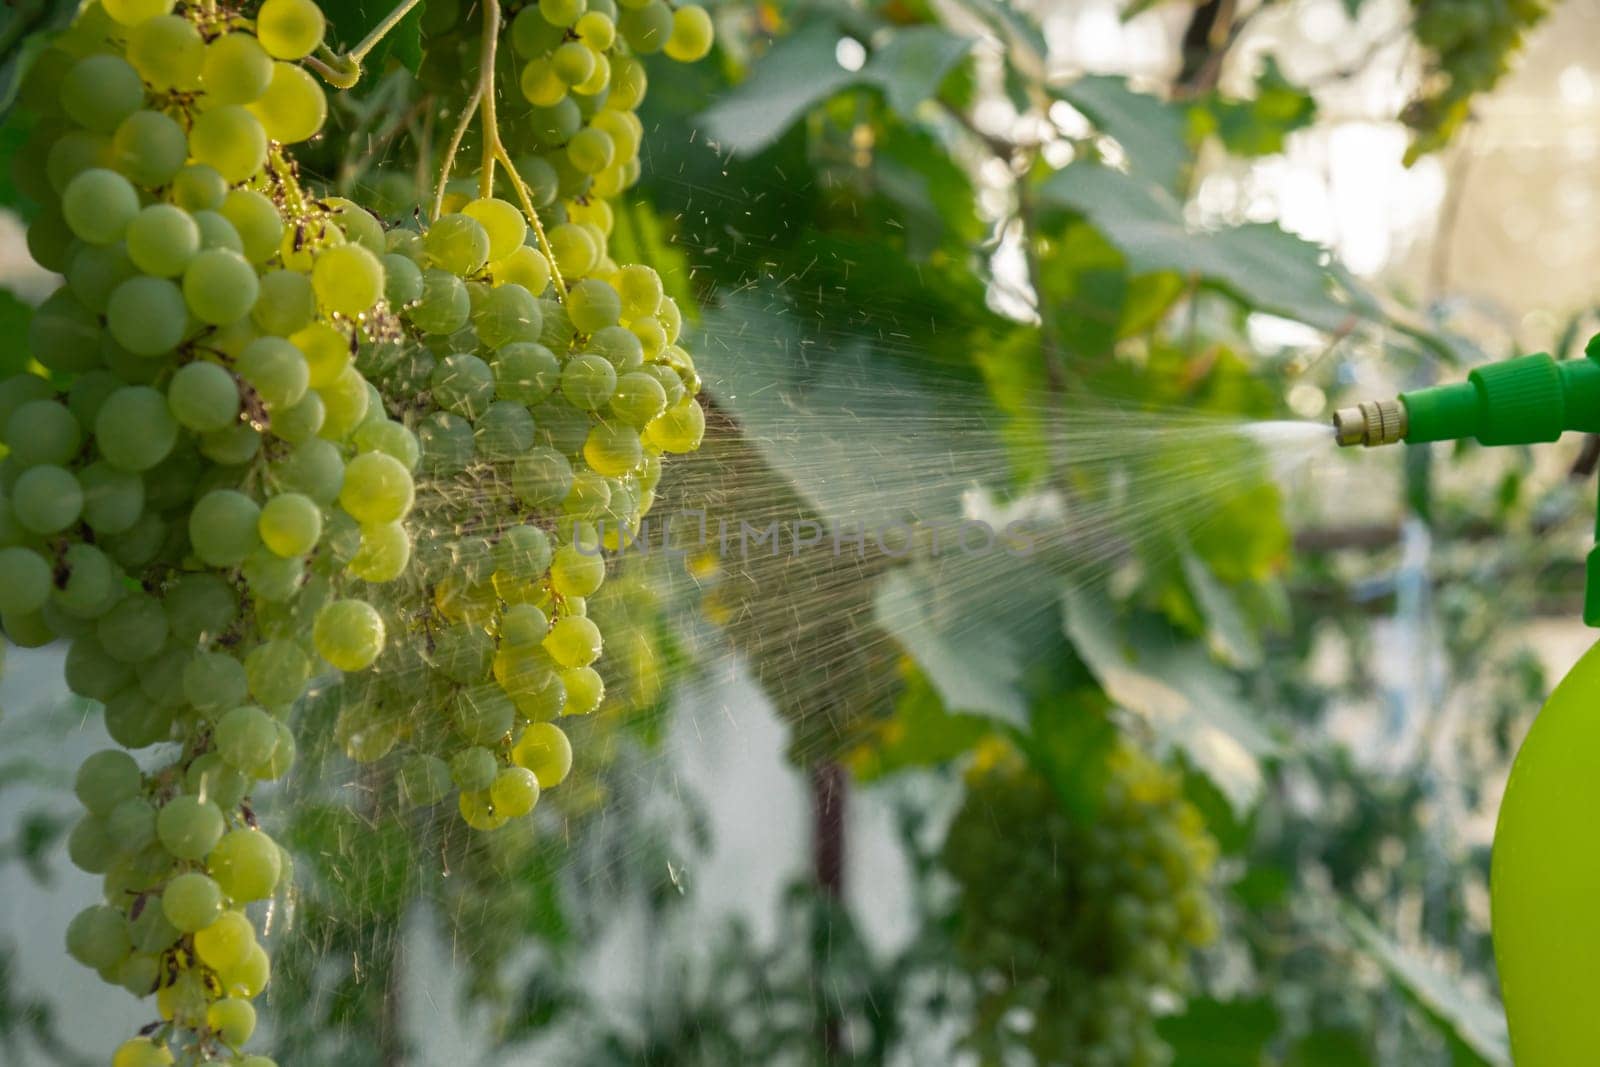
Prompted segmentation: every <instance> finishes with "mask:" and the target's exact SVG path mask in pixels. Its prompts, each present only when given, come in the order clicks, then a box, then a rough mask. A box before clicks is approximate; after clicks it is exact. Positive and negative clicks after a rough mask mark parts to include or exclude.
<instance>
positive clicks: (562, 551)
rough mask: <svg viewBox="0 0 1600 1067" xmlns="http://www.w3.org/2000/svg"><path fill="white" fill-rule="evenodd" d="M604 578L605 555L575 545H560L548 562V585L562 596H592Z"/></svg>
mask: <svg viewBox="0 0 1600 1067" xmlns="http://www.w3.org/2000/svg"><path fill="white" fill-rule="evenodd" d="M605 578H606V561H605V557H603V556H601V555H600V554H599V552H597V551H592V550H585V549H581V548H579V547H578V546H577V545H562V546H561V547H560V548H558V549H556V552H555V556H554V558H553V559H552V561H551V563H550V586H551V588H552V589H554V590H555V591H556V592H557V593H560V594H561V595H562V596H564V597H574V596H577V597H589V596H593V595H594V594H595V591H596V590H598V589H599V588H600V585H601V583H602V582H604V581H605Z"/></svg>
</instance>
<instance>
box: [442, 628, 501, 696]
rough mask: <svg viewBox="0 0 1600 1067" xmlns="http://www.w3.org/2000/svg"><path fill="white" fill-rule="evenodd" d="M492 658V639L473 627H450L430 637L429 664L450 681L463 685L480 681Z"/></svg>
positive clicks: (483, 677)
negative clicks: (431, 640) (432, 640)
mask: <svg viewBox="0 0 1600 1067" xmlns="http://www.w3.org/2000/svg"><path fill="white" fill-rule="evenodd" d="M493 658H494V642H493V640H491V639H490V637H489V635H488V634H486V633H484V632H483V630H481V629H479V628H478V627H476V626H464V625H456V626H451V627H448V628H446V629H444V630H442V631H440V632H439V633H438V634H437V635H436V636H435V638H434V645H433V656H432V664H433V666H434V667H435V668H436V669H437V670H438V671H439V673H441V674H443V675H444V676H445V677H446V678H449V679H450V680H451V681H454V682H460V683H462V684H463V685H468V684H471V683H473V682H481V681H483V679H485V678H487V677H488V676H489V664H490V662H491V661H492V660H493Z"/></svg>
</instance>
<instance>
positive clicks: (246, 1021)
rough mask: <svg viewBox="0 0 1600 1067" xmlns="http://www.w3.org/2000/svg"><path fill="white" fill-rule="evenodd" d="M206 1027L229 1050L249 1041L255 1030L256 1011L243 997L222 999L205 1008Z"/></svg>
mask: <svg viewBox="0 0 1600 1067" xmlns="http://www.w3.org/2000/svg"><path fill="white" fill-rule="evenodd" d="M206 1025H207V1026H208V1027H210V1028H211V1032H212V1033H214V1034H216V1035H217V1038H218V1039H219V1040H220V1041H221V1042H222V1043H223V1044H224V1045H227V1046H228V1047H229V1048H238V1047H239V1046H240V1045H242V1044H244V1043H245V1042H246V1041H249V1040H250V1035H251V1034H253V1033H255V1030H256V1009H255V1008H253V1007H251V1006H250V1002H249V1001H248V1000H246V999H244V998H243V997H224V998H223V999H222V1000H218V1001H215V1002H214V1003H212V1004H211V1006H210V1007H208V1008H206Z"/></svg>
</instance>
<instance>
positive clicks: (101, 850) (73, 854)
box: [67, 815, 118, 874]
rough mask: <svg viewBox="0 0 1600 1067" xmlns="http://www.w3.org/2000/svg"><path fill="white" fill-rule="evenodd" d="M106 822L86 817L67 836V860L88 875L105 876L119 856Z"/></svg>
mask: <svg viewBox="0 0 1600 1067" xmlns="http://www.w3.org/2000/svg"><path fill="white" fill-rule="evenodd" d="M117 851H118V850H117V847H116V845H114V844H113V843H112V840H111V836H110V834H108V833H107V832H106V824H105V820H103V819H99V818H96V817H95V816H93V815H85V816H84V817H83V818H81V819H79V820H78V821H77V823H76V824H74V825H73V827H72V830H71V832H69V833H68V834H67V858H68V859H69V860H71V861H72V865H73V866H74V867H76V868H78V870H80V871H83V872H85V873H87V874H105V873H106V871H108V870H110V869H111V864H112V862H113V861H114V860H115V859H116V856H117Z"/></svg>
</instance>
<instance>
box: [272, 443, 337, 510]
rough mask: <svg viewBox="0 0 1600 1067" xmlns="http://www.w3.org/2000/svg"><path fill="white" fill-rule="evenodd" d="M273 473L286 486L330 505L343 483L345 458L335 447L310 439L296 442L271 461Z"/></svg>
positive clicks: (320, 502)
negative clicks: (284, 452)
mask: <svg viewBox="0 0 1600 1067" xmlns="http://www.w3.org/2000/svg"><path fill="white" fill-rule="evenodd" d="M273 475H274V477H275V478H276V479H277V480H278V482H279V484H280V485H282V486H283V487H284V488H285V489H288V490H291V491H293V492H297V493H304V494H305V495H306V496H308V497H310V498H311V499H312V500H315V501H316V502H317V503H319V504H324V505H326V504H331V503H333V502H334V501H335V500H336V499H338V496H339V489H340V487H341V486H342V485H343V484H344V459H343V457H341V456H340V455H339V449H338V447H337V446H335V445H333V444H332V443H330V442H328V441H325V440H323V439H321V438H313V439H312V440H309V441H306V442H304V443H303V444H299V445H296V446H295V448H294V450H293V451H292V452H290V453H289V455H288V456H286V457H284V458H283V459H282V460H280V461H279V462H278V463H276V464H274V466H273Z"/></svg>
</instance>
